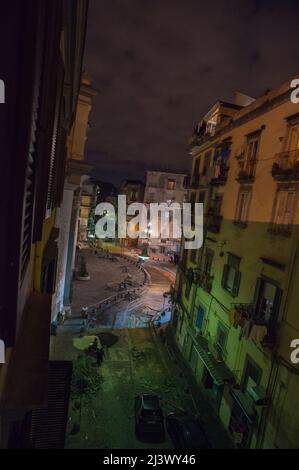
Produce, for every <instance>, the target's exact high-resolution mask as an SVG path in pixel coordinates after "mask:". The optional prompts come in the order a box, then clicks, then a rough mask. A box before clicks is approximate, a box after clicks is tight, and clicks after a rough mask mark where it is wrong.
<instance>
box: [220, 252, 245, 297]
mask: <svg viewBox="0 0 299 470" xmlns="http://www.w3.org/2000/svg"><path fill="white" fill-rule="evenodd" d="M240 262H241V258H240V257H239V256H237V255H235V254H233V253H228V258H227V263H226V264H225V265H224V267H223V272H222V280H221V286H222V288H223V289H224V290H226V291H227V292H228V293H229V294H230V295H231V296H232V297H238V295H239V290H240V282H241V271H240ZM234 264H235V266H234ZM231 269H234V271H235V274H234V281H233V287H232V288H229V287H228V285H227V280H228V277H229V272H230V270H231Z"/></svg>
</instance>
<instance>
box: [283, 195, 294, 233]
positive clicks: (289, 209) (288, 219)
mask: <svg viewBox="0 0 299 470" xmlns="http://www.w3.org/2000/svg"><path fill="white" fill-rule="evenodd" d="M295 194H296V193H295V191H288V196H287V200H286V208H285V214H284V224H285V225H291V223H292V218H293V217H292V216H293V213H294V205H295Z"/></svg>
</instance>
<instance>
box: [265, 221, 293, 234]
mask: <svg viewBox="0 0 299 470" xmlns="http://www.w3.org/2000/svg"><path fill="white" fill-rule="evenodd" d="M268 233H270V234H271V235H278V236H282V237H290V236H291V234H292V225H291V224H274V223H272V224H271V225H270V226H269V228H268Z"/></svg>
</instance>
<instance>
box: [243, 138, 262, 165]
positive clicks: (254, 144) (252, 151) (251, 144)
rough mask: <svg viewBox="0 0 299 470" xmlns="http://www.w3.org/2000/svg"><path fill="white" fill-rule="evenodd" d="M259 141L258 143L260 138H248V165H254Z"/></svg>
mask: <svg viewBox="0 0 299 470" xmlns="http://www.w3.org/2000/svg"><path fill="white" fill-rule="evenodd" d="M259 141H260V136H258V137H251V138H248V141H247V152H246V163H247V164H249V165H250V163H252V164H254V163H255V162H256V159H257V151H258V146H259Z"/></svg>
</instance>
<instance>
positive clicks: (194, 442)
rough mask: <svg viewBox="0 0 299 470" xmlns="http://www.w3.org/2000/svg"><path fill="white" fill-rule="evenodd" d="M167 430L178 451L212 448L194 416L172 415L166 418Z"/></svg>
mask: <svg viewBox="0 0 299 470" xmlns="http://www.w3.org/2000/svg"><path fill="white" fill-rule="evenodd" d="M166 429H167V432H168V434H169V436H170V438H171V440H172V442H173V445H174V447H175V448H176V449H209V448H211V445H210V443H209V441H208V439H207V437H206V434H205V432H204V429H203V427H202V425H201V423H200V421H199V420H198V419H197V418H196V417H194V416H189V415H185V414H181V415H180V414H176V413H171V414H169V415H168V416H167V417H166Z"/></svg>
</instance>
